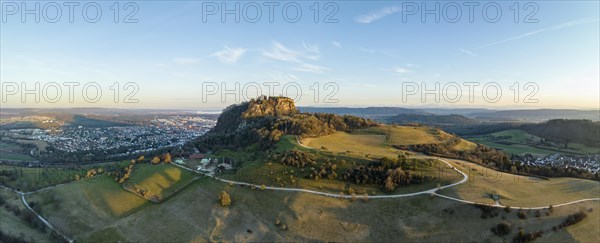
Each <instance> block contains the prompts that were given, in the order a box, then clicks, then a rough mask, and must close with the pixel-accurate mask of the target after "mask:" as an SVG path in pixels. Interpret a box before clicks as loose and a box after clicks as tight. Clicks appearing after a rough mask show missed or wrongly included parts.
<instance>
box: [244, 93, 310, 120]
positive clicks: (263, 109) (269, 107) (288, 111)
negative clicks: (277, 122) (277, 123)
mask: <svg viewBox="0 0 600 243" xmlns="http://www.w3.org/2000/svg"><path fill="white" fill-rule="evenodd" d="M297 113H300V111H299V110H298V109H297V108H296V105H295V104H294V100H292V99H290V98H288V97H266V96H260V97H259V98H257V99H252V100H250V101H249V102H248V107H247V108H246V111H245V112H244V113H243V114H242V116H243V117H244V118H251V117H259V116H283V115H292V114H297Z"/></svg>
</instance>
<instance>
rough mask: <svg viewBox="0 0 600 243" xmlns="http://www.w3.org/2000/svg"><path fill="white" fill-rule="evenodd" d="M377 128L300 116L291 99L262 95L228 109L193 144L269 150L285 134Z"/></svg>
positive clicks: (354, 120) (347, 119)
mask: <svg viewBox="0 0 600 243" xmlns="http://www.w3.org/2000/svg"><path fill="white" fill-rule="evenodd" d="M375 125H376V123H375V122H373V121H371V120H367V119H364V118H360V117H355V116H340V115H335V114H325V113H301V112H300V111H299V110H298V109H297V108H296V105H295V104H294V100H292V99H290V98H287V97H266V96H261V97H258V98H256V99H252V100H250V101H247V102H242V103H240V104H234V105H231V106H229V107H227V108H225V109H224V110H223V112H222V113H221V115H220V116H219V119H218V120H217V125H216V126H215V127H214V128H213V129H212V130H211V131H210V132H208V133H207V134H206V135H205V136H202V137H200V138H199V140H198V141H196V142H195V144H194V145H195V146H196V147H198V148H200V149H218V148H242V147H246V146H250V145H252V144H256V145H258V146H259V147H260V148H263V149H266V148H268V147H270V146H271V145H273V144H274V143H275V142H277V141H279V138H280V137H281V136H282V135H297V136H306V137H318V136H324V135H328V134H332V133H334V132H335V131H347V132H349V131H353V130H355V129H360V128H365V127H369V126H375Z"/></svg>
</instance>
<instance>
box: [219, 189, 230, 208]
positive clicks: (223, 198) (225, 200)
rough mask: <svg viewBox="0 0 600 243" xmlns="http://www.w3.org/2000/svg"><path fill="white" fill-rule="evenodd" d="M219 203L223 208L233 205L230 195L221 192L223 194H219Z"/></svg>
mask: <svg viewBox="0 0 600 243" xmlns="http://www.w3.org/2000/svg"><path fill="white" fill-rule="evenodd" d="M219 203H220V204H221V206H223V207H227V206H229V204H231V197H230V196H229V194H227V192H225V191H221V194H219Z"/></svg>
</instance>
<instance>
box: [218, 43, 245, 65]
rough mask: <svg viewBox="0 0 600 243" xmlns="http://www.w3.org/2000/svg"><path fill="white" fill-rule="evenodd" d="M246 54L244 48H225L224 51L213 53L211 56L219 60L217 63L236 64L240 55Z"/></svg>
mask: <svg viewBox="0 0 600 243" xmlns="http://www.w3.org/2000/svg"><path fill="white" fill-rule="evenodd" d="M245 52H246V49H244V48H229V47H227V46H225V49H223V50H220V51H218V52H215V53H214V54H213V56H216V57H217V58H219V61H221V62H224V63H228V64H233V63H236V62H237V61H238V60H239V59H240V58H241V57H242V55H244V53H245Z"/></svg>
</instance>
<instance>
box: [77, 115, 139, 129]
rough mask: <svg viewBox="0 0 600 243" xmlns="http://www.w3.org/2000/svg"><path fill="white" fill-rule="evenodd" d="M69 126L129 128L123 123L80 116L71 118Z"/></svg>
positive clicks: (127, 124)
mask: <svg viewBox="0 0 600 243" xmlns="http://www.w3.org/2000/svg"><path fill="white" fill-rule="evenodd" d="M70 125H71V126H83V127H92V128H96V127H122V126H131V124H129V123H125V122H117V121H111V120H108V119H105V118H101V117H87V116H81V115H75V116H73V121H72V122H71V124H70Z"/></svg>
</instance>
